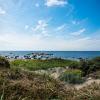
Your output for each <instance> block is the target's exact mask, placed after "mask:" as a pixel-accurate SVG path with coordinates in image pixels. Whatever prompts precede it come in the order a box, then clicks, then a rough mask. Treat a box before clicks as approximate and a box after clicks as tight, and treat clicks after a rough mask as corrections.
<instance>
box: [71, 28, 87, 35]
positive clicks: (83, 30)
mask: <svg viewBox="0 0 100 100" xmlns="http://www.w3.org/2000/svg"><path fill="white" fill-rule="evenodd" d="M85 30H86V29H85V28H83V29H80V30H78V31H76V32H73V33H70V34H71V35H73V36H79V35H81V34H82V33H83V32H85Z"/></svg>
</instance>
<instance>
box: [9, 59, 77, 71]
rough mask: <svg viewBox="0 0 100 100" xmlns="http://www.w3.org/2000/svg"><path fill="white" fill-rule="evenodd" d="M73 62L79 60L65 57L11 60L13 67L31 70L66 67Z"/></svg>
mask: <svg viewBox="0 0 100 100" xmlns="http://www.w3.org/2000/svg"><path fill="white" fill-rule="evenodd" d="M72 63H76V65H78V62H76V61H71V60H64V59H49V60H14V61H11V68H23V69H29V70H40V69H44V70H46V69H48V68H54V67H66V66H70V65H71V64H72Z"/></svg>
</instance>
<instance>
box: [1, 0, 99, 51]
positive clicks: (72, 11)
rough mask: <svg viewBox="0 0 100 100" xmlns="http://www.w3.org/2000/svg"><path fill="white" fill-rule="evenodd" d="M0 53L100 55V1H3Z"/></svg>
mask: <svg viewBox="0 0 100 100" xmlns="http://www.w3.org/2000/svg"><path fill="white" fill-rule="evenodd" d="M0 50H14V51H15V50H33V51H34V50H45V51H55V50H56V51H100V0H0Z"/></svg>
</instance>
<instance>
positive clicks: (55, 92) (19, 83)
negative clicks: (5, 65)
mask: <svg viewBox="0 0 100 100" xmlns="http://www.w3.org/2000/svg"><path fill="white" fill-rule="evenodd" d="M72 91H73V89H72V90H71V88H69V87H67V88H66V87H65V86H64V84H62V83H61V82H59V81H56V80H54V79H52V78H50V77H49V76H47V75H39V74H35V73H30V72H27V71H21V70H11V69H7V70H4V69H3V70H0V96H1V97H2V96H3V97H2V98H3V100H53V99H55V100H67V98H71V96H72V95H73V92H72ZM1 100H2V99H1ZM68 100H69V99H68Z"/></svg>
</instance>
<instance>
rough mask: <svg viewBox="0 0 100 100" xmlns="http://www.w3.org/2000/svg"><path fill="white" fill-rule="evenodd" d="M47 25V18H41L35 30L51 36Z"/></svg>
mask: <svg viewBox="0 0 100 100" xmlns="http://www.w3.org/2000/svg"><path fill="white" fill-rule="evenodd" d="M47 26H48V23H47V22H46V21H45V20H39V21H38V24H37V25H36V27H35V28H33V31H34V32H36V33H39V34H40V35H43V36H50V35H49V34H48V31H47Z"/></svg>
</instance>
